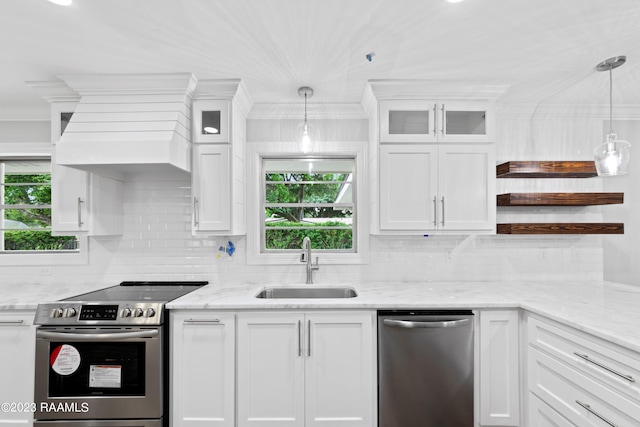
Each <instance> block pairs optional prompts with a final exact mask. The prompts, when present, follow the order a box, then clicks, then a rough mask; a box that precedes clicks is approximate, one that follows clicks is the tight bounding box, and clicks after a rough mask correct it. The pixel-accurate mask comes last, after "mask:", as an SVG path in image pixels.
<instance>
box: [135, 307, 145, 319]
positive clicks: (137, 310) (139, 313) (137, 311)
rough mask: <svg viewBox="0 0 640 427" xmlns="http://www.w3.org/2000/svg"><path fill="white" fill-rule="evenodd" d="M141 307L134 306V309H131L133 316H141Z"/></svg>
mask: <svg viewBox="0 0 640 427" xmlns="http://www.w3.org/2000/svg"><path fill="white" fill-rule="evenodd" d="M142 314H143V312H142V309H141V308H136V309H135V310H133V317H142Z"/></svg>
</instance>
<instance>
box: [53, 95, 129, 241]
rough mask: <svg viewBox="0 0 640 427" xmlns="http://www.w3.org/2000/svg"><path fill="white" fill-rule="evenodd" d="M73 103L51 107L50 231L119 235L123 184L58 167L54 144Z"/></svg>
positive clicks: (73, 105) (122, 222) (69, 114)
mask: <svg viewBox="0 0 640 427" xmlns="http://www.w3.org/2000/svg"><path fill="white" fill-rule="evenodd" d="M75 106H76V103H73V102H59V103H58V102H55V103H52V106H51V142H52V143H53V156H52V159H51V209H52V212H51V217H52V224H51V229H52V233H53V234H69V233H71V234H78V233H83V234H85V233H86V234H88V235H90V236H108V235H118V234H122V233H123V229H124V214H123V209H124V208H123V198H124V195H123V192H124V188H123V183H122V181H120V180H117V179H113V178H108V177H106V176H100V175H95V174H92V173H89V172H86V171H83V170H81V169H76V168H72V167H69V166H62V165H59V164H58V163H57V161H56V150H57V142H58V140H59V139H60V136H61V135H62V133H63V132H64V129H65V125H66V123H67V122H68V121H69V119H70V118H71V116H72V115H73V111H74V108H75Z"/></svg>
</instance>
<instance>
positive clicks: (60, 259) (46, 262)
mask: <svg viewBox="0 0 640 427" xmlns="http://www.w3.org/2000/svg"><path fill="white" fill-rule="evenodd" d="M51 151H52V150H51V144H50V143H48V142H46V143H31V142H21V143H0V157H1V158H3V159H5V160H11V158H20V159H25V158H29V157H33V158H34V159H35V158H37V159H42V158H51ZM77 238H78V249H77V250H74V251H65V252H61V251H25V252H14V251H0V266H3V267H8V266H11V267H19V266H54V265H79V264H88V261H89V255H88V253H89V250H88V243H89V242H88V239H87V236H86V235H83V234H80V235H78V236H77Z"/></svg>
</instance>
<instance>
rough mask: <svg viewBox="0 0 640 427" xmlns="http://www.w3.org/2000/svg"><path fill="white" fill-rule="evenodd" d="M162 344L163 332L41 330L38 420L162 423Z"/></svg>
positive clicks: (37, 370)
mask: <svg viewBox="0 0 640 427" xmlns="http://www.w3.org/2000/svg"><path fill="white" fill-rule="evenodd" d="M162 341H163V336H162V328H161V327H149V328H144V327H131V328H129V327H127V328H109V327H45V326H41V327H39V328H38V329H37V331H36V366H35V393H34V402H35V404H36V412H35V413H34V418H35V419H36V420H75V419H93V420H102V419H103V420H108V419H119V420H126V419H132V418H137V419H159V418H161V417H162V412H163V401H162V399H163V393H162V387H163V382H162V371H163V366H162V365H163V354H162V348H163V343H162ZM56 425H58V424H56ZM74 425H76V424H74ZM96 425H98V424H96ZM106 425H108V426H111V425H120V424H113V423H112V424H106ZM123 425H129V424H123ZM132 425H135V426H137V425H140V424H132Z"/></svg>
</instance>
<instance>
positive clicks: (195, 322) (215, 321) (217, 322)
mask: <svg viewBox="0 0 640 427" xmlns="http://www.w3.org/2000/svg"><path fill="white" fill-rule="evenodd" d="M184 324H185V325H224V323H222V322H220V319H210V320H207V319H202V320H200V319H187V320H185V321H184Z"/></svg>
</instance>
